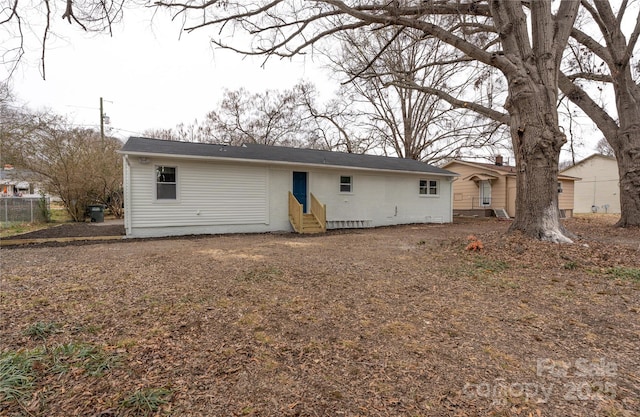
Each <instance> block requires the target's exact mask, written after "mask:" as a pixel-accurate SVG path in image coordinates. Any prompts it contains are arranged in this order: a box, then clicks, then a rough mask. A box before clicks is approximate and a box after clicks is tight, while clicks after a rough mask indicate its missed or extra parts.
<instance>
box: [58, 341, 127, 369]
mask: <svg viewBox="0 0 640 417" xmlns="http://www.w3.org/2000/svg"><path fill="white" fill-rule="evenodd" d="M50 353H51V359H52V363H53V365H54V366H53V370H54V372H56V373H63V372H66V371H67V370H68V369H70V368H82V369H84V370H85V371H86V372H87V373H88V374H89V375H91V376H101V375H102V374H104V373H105V372H106V371H108V370H109V369H111V368H114V367H115V366H117V365H118V364H119V362H120V356H119V355H117V354H113V353H110V352H107V351H105V350H104V348H102V347H100V346H94V345H90V344H87V343H67V344H63V345H58V346H56V347H54V348H53V349H50Z"/></svg>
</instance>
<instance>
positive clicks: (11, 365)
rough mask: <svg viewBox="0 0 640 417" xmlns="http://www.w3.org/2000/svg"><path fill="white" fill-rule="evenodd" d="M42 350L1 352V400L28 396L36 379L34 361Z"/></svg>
mask: <svg viewBox="0 0 640 417" xmlns="http://www.w3.org/2000/svg"><path fill="white" fill-rule="evenodd" d="M40 356H41V352H40V350H34V351H18V352H11V351H9V352H4V353H1V354H0V402H3V401H8V400H20V399H22V398H25V397H27V396H28V395H29V394H30V393H31V390H32V389H33V386H34V382H35V379H36V375H35V372H34V370H33V362H34V360H37V359H38V358H39V357H40Z"/></svg>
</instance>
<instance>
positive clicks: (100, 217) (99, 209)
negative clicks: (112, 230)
mask: <svg viewBox="0 0 640 417" xmlns="http://www.w3.org/2000/svg"><path fill="white" fill-rule="evenodd" d="M88 209H89V217H90V218H91V223H102V222H104V206H103V205H101V204H96V205H92V206H89V207H88Z"/></svg>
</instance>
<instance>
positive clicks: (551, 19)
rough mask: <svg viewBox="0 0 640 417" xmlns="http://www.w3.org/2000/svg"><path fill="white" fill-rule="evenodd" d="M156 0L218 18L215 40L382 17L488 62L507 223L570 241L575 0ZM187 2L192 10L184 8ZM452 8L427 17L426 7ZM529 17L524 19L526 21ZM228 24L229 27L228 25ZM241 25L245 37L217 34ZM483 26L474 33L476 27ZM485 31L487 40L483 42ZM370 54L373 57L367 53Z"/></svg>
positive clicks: (310, 40)
mask: <svg viewBox="0 0 640 417" xmlns="http://www.w3.org/2000/svg"><path fill="white" fill-rule="evenodd" d="M156 5H158V6H161V7H166V8H170V9H173V10H174V12H175V13H176V14H179V15H182V16H186V19H187V20H189V19H195V18H196V16H197V19H198V21H197V22H196V21H195V20H192V21H193V24H192V25H191V26H188V27H187V30H197V29H199V28H203V27H206V26H212V27H214V26H215V27H217V28H218V29H219V31H220V32H219V33H220V37H219V38H218V39H216V40H214V42H215V43H216V44H217V45H219V46H221V47H225V48H229V49H233V50H235V51H238V52H240V53H244V54H253V55H256V54H261V55H266V56H281V57H291V56H294V55H297V54H300V53H304V52H305V51H306V50H308V49H311V48H313V47H314V46H315V45H317V44H319V43H321V42H323V41H325V40H330V39H331V38H332V37H333V36H334V35H335V34H337V33H341V32H343V33H346V32H349V31H352V30H355V29H358V28H368V30H369V33H372V32H373V31H375V30H379V29H380V28H383V27H391V28H395V29H398V30H400V29H402V28H412V29H415V30H418V31H422V32H423V33H424V34H426V35H428V36H433V37H435V38H438V39H440V40H441V41H443V42H445V43H447V44H449V45H451V46H452V47H454V48H456V49H457V50H458V51H459V55H458V58H460V59H462V58H465V57H468V58H470V59H473V60H476V61H478V62H481V63H482V64H484V65H486V66H489V67H494V68H496V69H497V70H499V71H500V72H502V74H503V75H504V77H505V78H506V81H507V87H508V92H509V95H508V97H507V100H506V102H505V103H504V108H505V109H506V110H507V111H508V113H509V116H510V117H509V126H510V131H511V137H512V142H513V148H514V153H515V156H516V163H517V197H516V218H515V220H514V222H513V223H512V225H511V230H521V231H523V232H524V233H525V234H527V235H529V236H532V237H536V238H540V239H545V240H550V241H554V242H570V239H569V237H568V236H567V232H566V231H565V230H564V228H563V226H562V225H561V223H560V220H559V210H558V195H557V188H556V184H557V175H558V161H559V155H560V149H561V147H562V145H563V144H564V143H565V142H566V138H565V135H564V133H563V132H562V131H561V129H560V128H559V123H558V112H557V108H556V105H557V101H558V81H557V79H558V71H559V67H560V62H561V58H562V52H563V50H564V49H565V46H566V44H567V41H568V37H569V35H570V33H571V29H572V26H573V23H574V21H575V18H576V15H577V11H578V8H579V3H578V2H576V1H574V0H562V1H561V2H560V3H559V4H558V6H557V7H556V9H555V12H554V10H552V2H551V0H537V1H535V2H526V3H522V2H515V1H513V0H486V1H472V2H466V3H465V2H460V1H455V0H451V1H438V2H419V3H413V2H404V1H402V2H381V3H380V2H357V3H356V4H353V5H350V4H347V3H345V2H343V1H341V0H318V1H313V2H297V1H291V0H289V1H287V0H275V1H272V2H262V1H257V2H253V3H247V2H236V1H227V0H225V1H224V2H223V1H218V0H213V1H210V2H207V3H204V4H203V3H201V2H199V1H192V0H187V1H184V2H183V1H181V2H173V1H158V2H157V3H156ZM189 12H194V13H192V14H190V13H189ZM436 14H438V15H449V16H452V17H453V18H452V19H450V20H447V21H445V22H450V23H445V22H442V21H439V22H435V23H434V22H433V21H431V20H430V16H433V15H436ZM529 20H530V22H531V26H529V24H528V22H529ZM227 30H228V31H227ZM243 30H244V31H246V32H247V33H248V34H249V35H250V36H251V39H252V43H251V45H250V46H249V47H244V48H243V47H242V46H241V45H233V44H228V43H226V39H229V40H230V42H232V41H233V40H234V39H241V38H242V37H234V38H231V37H228V38H225V36H227V35H230V34H232V33H233V31H243ZM480 33H482V35H483V37H480V36H478V34H480ZM482 39H486V42H482ZM376 57H377V55H376V56H374V58H376Z"/></svg>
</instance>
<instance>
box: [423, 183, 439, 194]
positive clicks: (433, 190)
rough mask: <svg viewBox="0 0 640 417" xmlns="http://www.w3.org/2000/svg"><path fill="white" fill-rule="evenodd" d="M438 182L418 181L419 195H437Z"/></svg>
mask: <svg viewBox="0 0 640 417" xmlns="http://www.w3.org/2000/svg"><path fill="white" fill-rule="evenodd" d="M439 186H440V184H438V180H420V195H438V192H439V191H438V188H440V187H439Z"/></svg>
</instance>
